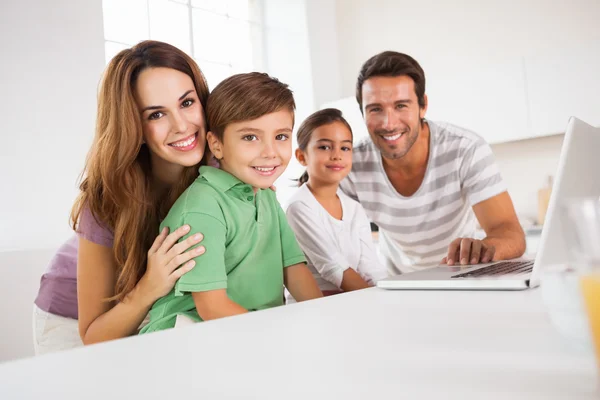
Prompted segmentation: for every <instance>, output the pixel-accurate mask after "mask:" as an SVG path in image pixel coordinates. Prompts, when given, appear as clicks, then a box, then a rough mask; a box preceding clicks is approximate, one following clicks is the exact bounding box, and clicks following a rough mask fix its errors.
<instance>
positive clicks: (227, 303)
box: [192, 289, 248, 321]
mask: <svg viewBox="0 0 600 400" xmlns="http://www.w3.org/2000/svg"><path fill="white" fill-rule="evenodd" d="M192 298H193V299H194V304H195V305H196V311H198V315H200V318H202V320H203V321H209V320H211V319H218V318H224V317H231V316H233V315H239V314H245V313H247V312H248V310H246V309H245V308H244V307H242V306H240V305H239V304H238V303H236V302H235V301H233V300H231V299H230V298H229V296H227V290H226V289H216V290H208V291H206V292H193V293H192Z"/></svg>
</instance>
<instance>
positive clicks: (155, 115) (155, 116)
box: [148, 111, 164, 120]
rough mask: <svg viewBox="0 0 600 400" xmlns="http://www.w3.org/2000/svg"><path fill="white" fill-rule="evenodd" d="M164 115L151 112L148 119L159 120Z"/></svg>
mask: <svg viewBox="0 0 600 400" xmlns="http://www.w3.org/2000/svg"><path fill="white" fill-rule="evenodd" d="M163 115H164V114H163V113H162V112H160V111H157V112H153V113H152V114H150V115H149V116H148V119H150V120H152V119H159V118H160V117H162V116H163Z"/></svg>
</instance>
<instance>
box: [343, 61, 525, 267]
mask: <svg viewBox="0 0 600 400" xmlns="http://www.w3.org/2000/svg"><path fill="white" fill-rule="evenodd" d="M356 100H357V101H358V104H359V106H360V109H361V112H362V114H363V116H364V119H365V123H366V125H367V130H368V131H369V136H370V138H368V139H366V140H364V141H363V142H362V143H360V144H359V145H357V146H356V147H355V148H354V156H353V163H354V165H353V167H352V172H351V173H350V175H349V176H348V178H347V179H346V180H344V181H343V182H342V184H341V187H342V190H344V192H345V193H347V194H348V195H350V196H351V197H353V198H354V199H356V200H358V201H359V202H360V203H361V204H362V205H363V207H364V208H365V210H366V212H367V215H368V216H369V218H370V219H371V221H372V222H374V223H375V224H376V225H378V226H379V238H380V249H381V253H382V255H383V256H384V258H385V261H386V264H387V267H388V271H389V272H390V273H392V274H399V273H406V272H411V271H415V270H419V269H422V268H425V267H430V266H434V265H437V264H439V263H440V262H442V263H447V264H448V265H455V264H461V265H465V264H477V263H480V262H488V261H492V260H502V259H508V258H514V257H519V256H521V255H523V253H524V252H525V235H524V233H523V230H522V229H521V226H520V224H519V221H518V219H517V216H516V213H515V210H514V207H513V204H512V200H511V198H510V196H509V194H508V192H507V191H506V186H505V184H504V182H503V181H502V178H501V176H500V172H499V169H498V167H497V165H496V164H495V161H494V158H493V155H492V151H491V148H490V147H489V145H488V144H487V143H486V142H485V141H484V140H483V139H482V138H481V137H479V136H478V135H476V134H475V133H473V132H470V131H468V130H466V129H463V128H460V127H457V126H454V125H450V124H447V123H440V122H433V121H429V120H426V119H425V113H426V111H427V95H426V94H425V74H424V72H423V69H422V68H421V66H420V65H419V64H418V63H417V61H415V60H414V59H413V58H412V57H410V56H408V55H406V54H401V53H397V52H392V51H386V52H383V53H380V54H377V55H376V56H374V57H372V58H370V59H369V60H368V61H367V62H366V63H365V64H364V65H363V66H362V68H361V71H360V74H359V76H358V81H357V84H356ZM475 218H477V220H478V221H479V224H480V225H481V227H482V228H483V230H484V231H485V234H486V236H485V238H484V239H482V240H478V239H474V238H473V236H474V233H475Z"/></svg>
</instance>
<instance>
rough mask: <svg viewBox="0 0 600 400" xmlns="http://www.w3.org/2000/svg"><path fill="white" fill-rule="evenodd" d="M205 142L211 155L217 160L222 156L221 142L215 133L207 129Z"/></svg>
mask: <svg viewBox="0 0 600 400" xmlns="http://www.w3.org/2000/svg"><path fill="white" fill-rule="evenodd" d="M206 143H207V144H208V148H209V149H210V152H211V153H212V154H213V156H215V158H216V159H217V160H220V159H221V158H223V144H222V143H221V141H220V140H219V138H217V135H215V134H214V133H212V132H210V131H209V132H208V133H207V134H206Z"/></svg>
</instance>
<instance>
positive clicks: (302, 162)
mask: <svg viewBox="0 0 600 400" xmlns="http://www.w3.org/2000/svg"><path fill="white" fill-rule="evenodd" d="M294 154H295V155H296V160H298V162H299V163H300V165H302V166H303V167H306V158H305V157H304V152H303V151H302V150H300V149H296V151H295V152H294Z"/></svg>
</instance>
